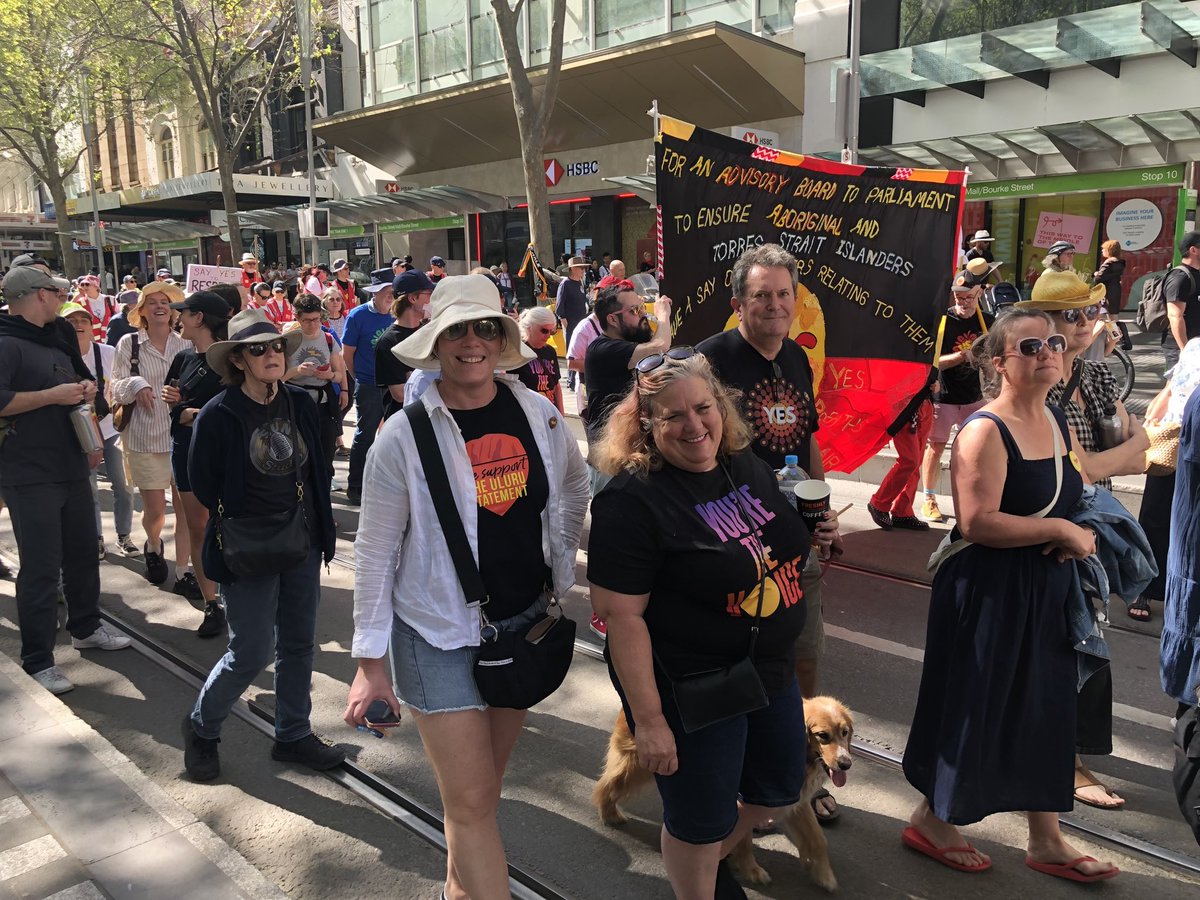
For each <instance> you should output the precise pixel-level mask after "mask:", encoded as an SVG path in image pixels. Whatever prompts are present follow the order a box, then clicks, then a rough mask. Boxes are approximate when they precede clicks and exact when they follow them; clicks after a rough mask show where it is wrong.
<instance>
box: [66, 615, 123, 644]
mask: <svg viewBox="0 0 1200 900" xmlns="http://www.w3.org/2000/svg"><path fill="white" fill-rule="evenodd" d="M131 643H132V641H130V639H129V638H127V637H126V636H125V635H123V634H121V632H119V631H113V630H112V629H110V628H109V627H108V626H107V625H105V624H104V623H103V622H101V623H100V625H99V626H97V628H96V630H95V631H93V632H92V633H91V634H90V635H88V636H87V637H85V638H77V637H73V638H71V646H72V647H74V648H75V649H76V650H87V649H88V648H90V647H94V648H95V649H97V650H124V649H125V648H126V647H128V646H129V645H130V644H131Z"/></svg>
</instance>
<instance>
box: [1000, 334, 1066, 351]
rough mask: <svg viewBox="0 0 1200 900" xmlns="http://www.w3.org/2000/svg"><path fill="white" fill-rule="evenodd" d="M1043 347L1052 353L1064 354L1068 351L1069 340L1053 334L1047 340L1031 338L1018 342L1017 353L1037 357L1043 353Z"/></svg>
mask: <svg viewBox="0 0 1200 900" xmlns="http://www.w3.org/2000/svg"><path fill="white" fill-rule="evenodd" d="M1042 347H1045V348H1046V349H1048V350H1049V351H1050V352H1051V353H1062V352H1063V351H1064V350H1066V349H1067V339H1066V338H1065V337H1063V336H1062V335H1061V334H1052V335H1050V337H1048V338H1046V339H1045V340H1042V339H1041V338H1034V337H1030V338H1022V339H1021V340H1019V341H1017V352H1018V353H1020V354H1021V355H1022V356H1037V355H1038V354H1039V353H1041V352H1042ZM1006 355H1008V356H1013V355H1014V354H1011V353H1009V354H1006Z"/></svg>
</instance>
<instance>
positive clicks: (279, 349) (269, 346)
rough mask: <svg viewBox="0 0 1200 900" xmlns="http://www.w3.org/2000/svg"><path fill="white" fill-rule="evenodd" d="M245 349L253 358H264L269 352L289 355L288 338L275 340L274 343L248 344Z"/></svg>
mask: <svg viewBox="0 0 1200 900" xmlns="http://www.w3.org/2000/svg"><path fill="white" fill-rule="evenodd" d="M243 349H245V351H246V352H247V353H249V354H250V355H251V356H264V355H266V352H267V351H268V350H274V351H275V352H276V353H287V338H275V340H273V341H263V342H262V343H260V344H247V345H246V346H245V347H244V348H243Z"/></svg>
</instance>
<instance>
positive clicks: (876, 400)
mask: <svg viewBox="0 0 1200 900" xmlns="http://www.w3.org/2000/svg"><path fill="white" fill-rule="evenodd" d="M661 121H662V133H661V135H660V136H659V138H658V140H657V141H656V144H655V156H656V166H657V196H658V203H659V210H660V212H659V215H660V216H661V244H660V246H661V248H662V258H661V259H660V261H659V263H660V265H661V266H662V271H663V293H665V294H667V295H668V296H670V297H671V298H672V299H673V300H674V301H675V306H674V311H673V313H672V324H673V326H674V329H675V340H676V343H680V344H696V343H698V342H699V341H701V340H703V339H704V338H706V337H708V336H709V335H712V334H715V333H717V332H719V331H722V330H725V329H728V328H733V327H736V326H737V319H736V317H735V316H734V315H733V311H732V309H731V308H730V304H729V300H730V295H731V290H730V285H731V283H732V273H733V265H734V263H735V262H737V259H738V257H739V256H741V254H742V253H743V252H745V251H746V250H747V249H749V248H751V247H754V246H756V245H759V244H764V243H777V244H780V245H781V246H782V247H783V248H784V249H785V250H787V251H788V252H790V253H791V254H792V255H793V256H795V257H796V260H797V264H798V266H797V267H798V274H799V285H798V287H797V292H796V293H797V299H796V313H795V318H794V319H793V322H792V327H791V330H790V337H791V338H792V339H793V340H795V341H796V342H797V343H798V344H799V345H800V346H801V347H803V348H804V350H805V351H806V352H807V353H808V357H809V361H810V362H811V364H812V370H813V377H814V381H815V383H816V388H817V392H818V395H817V409H818V412H819V413H820V417H821V422H820V428H821V434H820V444H821V451H822V458H823V462H824V464H825V468H826V470H832V471H843V472H847V471H852V470H853V469H855V468H857V467H858V466H859V465H861V464H862V463H863V462H865V461H866V460H867V459H869V458H870V457H871V456H873V455H874V454H875V453H876V452H877V451H878V450H879V449H880V448H881V447H882V446H883V445H884V444H886V443H887V441H888V437H889V436H888V429H889V427H891V426H893V424H894V423H896V421H897V417H898V416H899V414H900V413H901V412H902V411H903V410H904V409H905V407H906V406H907V405H908V403H909V401H910V400H911V399H912V398H913V397H914V396H915V395H916V394H917V393H918V392H919V391H921V390H922V389H923V388H924V387H925V385H926V384H927V383H928V381H929V377H930V364H931V361H932V358H933V352H934V342H935V338H936V335H937V323H938V321H939V318H940V317H941V315H942V314H943V313H944V312H945V311H946V307H947V305H948V303H949V290H950V279H951V277H952V275H953V267H954V263H955V258H956V255H957V253H956V250H957V248H956V247H955V236H956V234H957V232H958V228H959V218H960V211H961V207H962V194H963V183H964V179H965V174H964V173H963V172H951V171H944V170H935V169H890V168H881V167H874V166H854V165H845V164H842V163H837V162H831V161H829V160H825V159H820V158H817V157H809V156H801V155H798V154H794V153H788V152H787V151H781V150H778V149H774V148H765V147H756V146H755V145H753V144H748V143H745V142H743V141H739V140H736V139H734V138H732V137H729V136H727V135H722V134H717V133H715V132H711V131H706V130H704V129H701V128H697V127H695V126H693V125H690V124H688V123H686V122H680V121H678V120H676V119H670V118H667V117H663V119H662V120H661Z"/></svg>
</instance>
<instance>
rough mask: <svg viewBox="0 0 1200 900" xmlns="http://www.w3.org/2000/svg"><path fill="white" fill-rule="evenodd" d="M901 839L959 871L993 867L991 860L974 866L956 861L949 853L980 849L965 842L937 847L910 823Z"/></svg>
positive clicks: (901, 834) (920, 851)
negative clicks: (960, 844)
mask: <svg viewBox="0 0 1200 900" xmlns="http://www.w3.org/2000/svg"><path fill="white" fill-rule="evenodd" d="M900 840H902V841H904V843H905V845H906V846H908V847H911V848H912V849H913V850H916V851H917V852H918V853H924V854H925V855H926V856H928V857H929V858H930V859H932V860H936V861H937V862H940V863H941V864H942V865H943V866H949V867H950V868H951V869H955V870H957V871H959V872H986V871H987V870H988V869H990V868H991V867H992V864H991V863H990V862H985V863H978V864H976V865H973V866H964V865H963V864H962V863H960V862H955V861H954V860H952V859H950V858H949V857H948V856H947V855H946V854H947V853H978V852H979V851H978V850H976V849H975V848H974V847H972V846H971V845H970V844H964V845H963V846H961V847H935V846H934V845H933V844H931V843H930V842H929V839H928V838H926V837H925V835H923V834H921V832H919V831H917V829H915V828H913V827H912V826H911V825H909V826H908V827H907V828H905V829H904V830H903V831H902V832H900Z"/></svg>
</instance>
